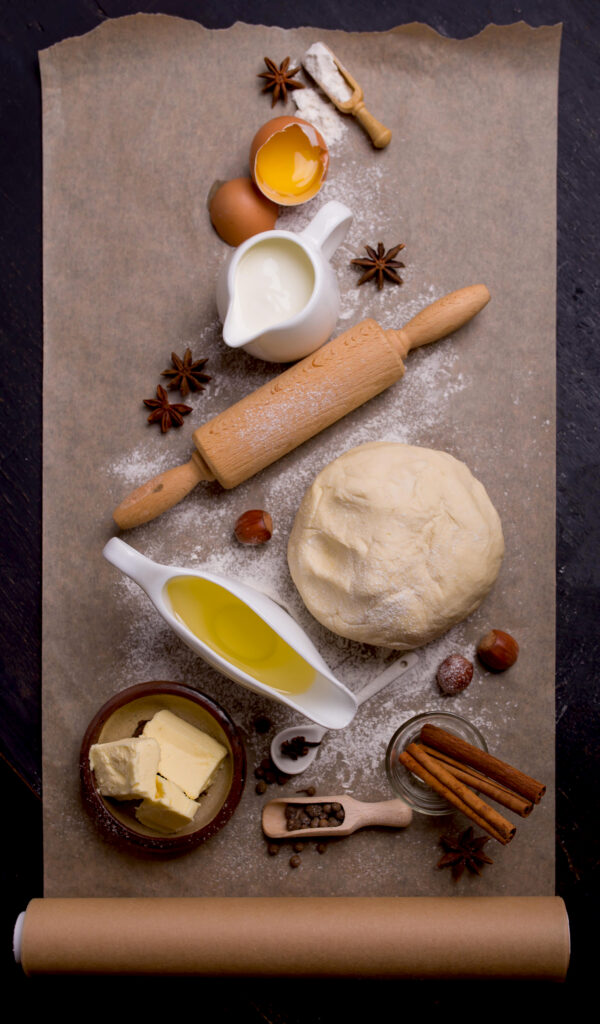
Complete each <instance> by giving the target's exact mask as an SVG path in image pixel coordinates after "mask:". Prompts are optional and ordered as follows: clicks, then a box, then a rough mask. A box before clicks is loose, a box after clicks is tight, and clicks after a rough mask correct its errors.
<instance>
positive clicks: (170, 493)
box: [113, 452, 214, 530]
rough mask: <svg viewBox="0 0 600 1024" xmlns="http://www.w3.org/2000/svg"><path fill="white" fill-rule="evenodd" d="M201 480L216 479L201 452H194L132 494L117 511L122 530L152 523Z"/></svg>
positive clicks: (115, 518)
mask: <svg viewBox="0 0 600 1024" xmlns="http://www.w3.org/2000/svg"><path fill="white" fill-rule="evenodd" d="M201 480H214V476H213V474H212V473H211V472H210V470H209V468H208V466H207V465H206V463H205V462H204V461H203V460H202V458H201V456H200V455H199V454H198V452H194V454H193V455H192V457H191V459H190V461H189V462H186V463H184V465H183V466H175V467H174V468H173V469H167V470H166V471H165V472H164V473H159V475H158V476H155V477H153V478H152V480H149V481H148V483H145V484H142V486H141V487H138V489H137V490H136V491H133V492H132V493H131V494H130V495H128V497H127V498H125V500H124V501H122V502H121V504H120V505H119V507H118V508H116V509H115V511H114V512H113V519H114V520H115V523H116V524H117V526H120V528H121V529H122V530H130V529H131V528H132V527H133V526H141V524H142V523H148V522H149V521H150V520H151V519H156V517H157V516H159V515H160V514H161V512H166V511H167V509H169V508H172V507H173V505H176V504H177V502H179V501H181V499H182V498H185V496H186V494H189V493H190V491H192V490H193V489H194V487H195V486H196V484H199V483H200V481H201Z"/></svg>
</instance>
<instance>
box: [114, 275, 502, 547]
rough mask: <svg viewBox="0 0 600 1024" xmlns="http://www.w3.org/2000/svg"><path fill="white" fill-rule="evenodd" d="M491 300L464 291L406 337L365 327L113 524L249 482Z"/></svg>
mask: <svg viewBox="0 0 600 1024" xmlns="http://www.w3.org/2000/svg"><path fill="white" fill-rule="evenodd" d="M489 298H490V293H489V291H488V289H487V288H486V286H485V285H484V284H476V285H471V286H470V287H468V288H461V289H459V290H458V291H455V292H450V294H449V295H445V296H444V297H443V298H441V299H438V300H437V301H436V302H433V303H432V304H431V305H430V306H426V308H425V309H423V310H421V312H420V313H417V315H416V316H415V317H413V319H412V320H410V321H409V323H408V324H406V326H405V327H403V328H402V329H401V330H384V329H383V328H382V327H380V326H379V324H378V323H377V322H376V321H375V320H371V319H368V320H363V321H362V322H361V323H359V324H357V325H356V327H352V328H351V329H350V330H348V331H345V332H344V333H343V334H340V335H339V337H337V338H334V339H333V341H329V342H327V344H326V345H323V346H322V348H320V349H317V351H316V352H313V353H312V354H311V355H309V356H307V357H306V358H305V359H302V360H300V362H298V363H295V364H294V365H293V366H291V367H290V368H289V369H287V370H285V371H284V372H283V373H282V374H280V375H279V376H278V377H275V378H274V380H272V381H269V382H268V383H267V384H263V386H262V387H260V388H258V390H257V391H254V392H252V393H251V394H249V395H246V397H245V398H242V399H241V401H239V402H236V404H235V405H232V406H231V407H230V408H229V409H225V410H224V411H223V412H221V413H219V414H218V415H217V416H215V417H214V418H213V419H211V420H209V421H208V423H205V424H203V425H202V426H201V427H198V429H197V430H196V431H194V435H193V440H194V444H195V445H196V449H197V450H196V451H195V452H194V453H193V455H192V457H191V459H190V461H189V462H186V463H184V464H183V465H182V466H176V467H174V468H173V469H169V470H167V471H166V472H164V473H160V474H159V475H158V476H156V477H154V478H153V479H152V480H149V481H148V483H146V484H143V485H142V486H141V487H139V488H138V489H137V490H136V491H134V492H133V493H132V494H130V495H129V497H127V498H125V500H124V501H123V502H121V504H120V505H119V506H118V508H117V509H116V510H115V512H114V519H115V522H116V523H117V525H118V526H120V527H121V529H124V530H126V529H129V528H131V527H133V526H140V525H141V524H142V523H147V522H149V521H150V520H151V519H154V518H156V516H158V515H160V514H161V513H162V512H166V510H167V509H169V508H172V507H173V505H176V504H177V502H179V501H181V499H182V498H184V497H185V496H186V495H187V494H189V492H190V491H191V490H193V488H194V487H195V486H196V484H198V483H200V481H201V480H217V481H218V482H219V483H220V484H221V485H222V486H223V487H225V488H231V487H236V486H237V485H238V484H241V483H243V481H244V480H248V479H249V478H250V477H251V476H253V475H254V474H255V473H258V472H259V471H260V470H261V469H264V468H265V467H266V466H270V465H271V463H273V462H276V460H277V459H279V458H281V457H282V456H283V455H287V453H288V452H291V451H292V450H293V449H294V448H297V447H298V445H300V444H302V443H303V442H304V441H307V440H308V439H309V438H311V437H314V436H315V435H316V434H318V433H320V431H321V430H324V429H325V428H326V427H329V426H331V424H332V423H335V422H337V420H339V419H341V418H342V417H343V416H345V415H346V414H347V413H349V412H351V411H352V410H353V409H358V407H359V406H361V405H363V403H364V402H366V401H368V400H369V399H370V398H374V397H375V395H378V394H380V393H381V392H382V391H384V390H385V389H386V388H388V387H389V386H390V385H391V384H394V383H395V382H396V381H397V380H400V378H401V377H402V376H403V374H404V363H403V360H404V358H405V357H406V355H407V354H408V352H410V351H411V350H412V349H414V348H419V347H420V346H421V345H427V344H429V343H430V342H432V341H438V340H439V339H440V338H444V337H445V336H446V335H448V334H452V333H453V331H456V330H458V328H459V327H462V326H463V325H464V324H466V323H468V321H469V320H471V319H472V318H473V317H474V316H475V315H476V314H477V313H479V311H480V310H481V309H483V307H484V306H485V305H486V304H487V303H488V302H489Z"/></svg>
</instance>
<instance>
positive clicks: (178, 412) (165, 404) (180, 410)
mask: <svg viewBox="0 0 600 1024" xmlns="http://www.w3.org/2000/svg"><path fill="white" fill-rule="evenodd" d="M144 405H145V406H147V407H148V409H152V412H151V413H150V415H149V417H148V423H160V429H161V430H162V432H163V434H166V432H167V430H169V428H170V427H181V426H182V425H183V417H184V416H187V414H188V412H191V411H192V407H191V405H180V403H178V402H174V403H173V404H171V402H169V396H168V395H167V392H166V391H165V389H164V388H162V387H161V386H160V384H159V385H158V387H157V389H156V398H145V399H144Z"/></svg>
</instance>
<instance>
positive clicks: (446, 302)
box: [386, 284, 490, 359]
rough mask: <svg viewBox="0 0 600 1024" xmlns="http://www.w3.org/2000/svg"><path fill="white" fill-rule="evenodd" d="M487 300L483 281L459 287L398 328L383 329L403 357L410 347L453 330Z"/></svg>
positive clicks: (487, 293)
mask: <svg viewBox="0 0 600 1024" xmlns="http://www.w3.org/2000/svg"><path fill="white" fill-rule="evenodd" d="M489 301H490V293H489V291H488V289H487V288H486V286H485V285H484V284H472V285H469V286H468V287H467V288H459V289H458V290H457V291H455V292H450V293H449V294H448V295H444V296H443V298H441V299H438V300H437V301H436V302H432V303H431V305H430V306H426V307H425V309H422V310H421V312H420V313H417V315H416V316H414V317H413V318H412V320H409V322H408V323H407V324H406V325H405V326H404V327H403V328H402V329H401V330H399V331H394V330H391V331H386V334H387V336H388V337H389V338H390V340H391V341H392V343H393V344H394V345H395V347H396V348H397V350H398V352H399V354H400V356H401V358H402V359H404V358H406V355H407V354H408V353H409V352H410V351H411V349H413V348H419V347H420V346H421V345H429V344H430V342H432V341H439V340H440V338H445V337H446V335H447V334H453V333H454V331H457V330H458V329H459V327H463V326H464V324H466V323H468V322H469V320H472V319H473V317H474V316H476V314H477V313H479V312H480V310H482V309H483V307H484V306H486V305H487V304H488V302H489Z"/></svg>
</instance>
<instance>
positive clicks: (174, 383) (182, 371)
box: [161, 348, 211, 398]
mask: <svg viewBox="0 0 600 1024" xmlns="http://www.w3.org/2000/svg"><path fill="white" fill-rule="evenodd" d="M171 362H172V363H173V369H172V370H163V371H162V373H161V377H171V381H170V383H169V385H168V387H169V391H174V390H175V389H176V388H179V390H180V391H181V394H182V395H183V397H184V398H185V396H186V395H189V393H190V391H204V385H205V384H207V383H208V381H209V380H210V379H211V378H210V377H209V376H208V374H207V373H203V372H202V371H203V369H204V367H205V365H206V363H207V362H208V359H196V361H195V362H193V361H192V350H191V349H190V348H186V350H185V353H184V356H183V359H180V358H179V356H178V355H177V353H176V352H171Z"/></svg>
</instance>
